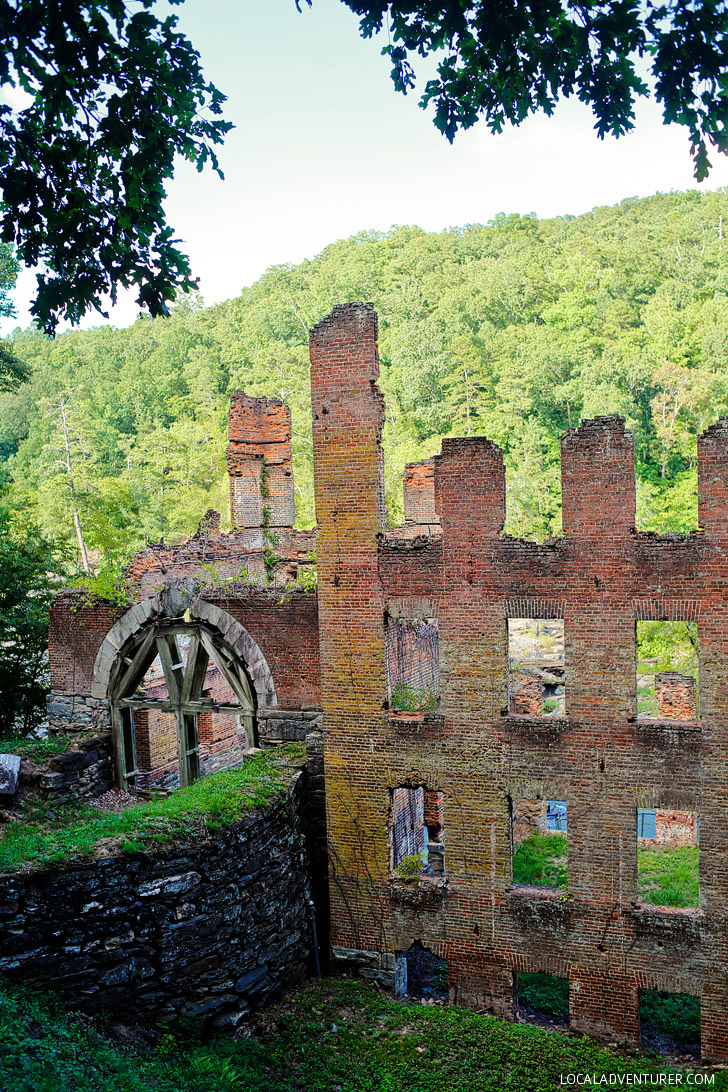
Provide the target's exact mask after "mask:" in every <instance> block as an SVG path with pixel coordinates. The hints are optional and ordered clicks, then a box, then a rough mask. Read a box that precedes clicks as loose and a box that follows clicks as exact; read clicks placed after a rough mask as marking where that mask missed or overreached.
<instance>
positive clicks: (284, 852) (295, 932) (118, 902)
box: [0, 774, 312, 1027]
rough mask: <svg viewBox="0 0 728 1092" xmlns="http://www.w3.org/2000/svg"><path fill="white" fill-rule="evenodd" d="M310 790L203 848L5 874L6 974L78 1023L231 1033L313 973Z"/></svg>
mask: <svg viewBox="0 0 728 1092" xmlns="http://www.w3.org/2000/svg"><path fill="white" fill-rule="evenodd" d="M303 782H304V775H302V774H297V775H296V776H295V778H294V780H293V782H292V783H291V786H290V788H289V790H288V792H287V795H286V797H285V798H284V799H283V800H282V801H279V802H277V803H275V804H273V805H272V806H270V807H269V808H268V809H267V810H266V811H264V812H261V813H259V814H255V815H251V816H249V817H247V818H245V819H243V820H241V821H240V822H238V823H236V824H235V825H234V826H232V827H230V828H229V829H226V830H223V831H220V832H219V833H216V834H215V835H214V836H212V837H209V838H206V839H200V840H197V841H185V842H179V843H177V844H175V845H172V846H170V847H168V848H166V849H163V850H159V851H155V852H147V853H135V854H132V855H128V854H119V855H114V856H105V857H104V856H101V855H100V854H99V855H97V858H96V859H90V860H84V861H81V862H71V863H69V864H68V865H66V866H62V867H53V868H43V869H34V870H32V871H24V872H22V873H15V874H12V875H11V874H6V875H3V876H0V952H1V953H2V955H0V973H2V974H4V975H7V976H8V977H10V978H13V979H16V980H19V981H23V982H26V983H31V984H34V985H38V986H42V987H43V988H44V989H48V988H51V989H58V990H61V991H62V992H63V994H64V995H65V997H66V998H67V1000H69V1001H70V1003H71V1004H72V1006H73V1008H74V1009H78V1010H80V1011H82V1012H95V1011H97V1010H99V1009H102V1008H103V1009H107V1010H110V1011H112V1012H116V1013H118V1014H119V1015H123V1017H124V1018H125V1019H127V1020H128V1019H132V1020H140V1021H142V1020H149V1019H154V1020H155V1021H157V1020H169V1019H172V1018H173V1017H178V1016H183V1015H185V1016H200V1015H206V1016H209V1017H211V1018H212V1020H213V1021H214V1023H215V1025H216V1026H220V1027H222V1026H234V1025H235V1024H236V1023H237V1021H238V1020H239V1019H240V1017H241V1016H242V1015H244V1014H245V1013H246V1012H247V1011H248V1010H250V1009H254V1008H259V1007H261V1006H262V1005H264V1004H266V1003H268V1002H270V1001H272V1000H273V999H275V998H276V997H277V996H279V995H280V993H281V992H282V990H283V989H284V988H286V987H288V986H290V985H291V984H292V983H294V982H295V981H297V980H298V979H299V978H301V977H302V976H303V975H304V974H305V972H306V970H307V967H308V962H309V957H310V955H311V935H312V934H311V917H310V907H309V901H308V900H309V892H310V875H309V867H308V855H307V852H306V845H305V838H304V833H303V831H302V825H301V822H300V820H299V816H298V810H299V808H300V806H301V798H302V792H303Z"/></svg>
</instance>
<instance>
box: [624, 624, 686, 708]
mask: <svg viewBox="0 0 728 1092" xmlns="http://www.w3.org/2000/svg"><path fill="white" fill-rule="evenodd" d="M636 630H637V717H638V719H639V720H657V721H663V722H664V721H667V722H671V721H688V722H690V721H692V722H695V721H697V720H698V625H697V622H650V621H648V622H642V621H640V622H637V623H636Z"/></svg>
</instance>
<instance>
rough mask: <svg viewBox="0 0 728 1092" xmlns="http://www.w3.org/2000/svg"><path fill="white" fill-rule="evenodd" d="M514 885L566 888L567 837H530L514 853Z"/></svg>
mask: <svg viewBox="0 0 728 1092" xmlns="http://www.w3.org/2000/svg"><path fill="white" fill-rule="evenodd" d="M513 882H514V883H527V884H535V885H536V886H538V887H563V888H565V887H566V886H567V869H566V835H565V834H531V835H529V837H528V838H524V840H523V841H522V842H520V843H519V845H517V846H515V848H514V850H513Z"/></svg>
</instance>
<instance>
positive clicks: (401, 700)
mask: <svg viewBox="0 0 728 1092" xmlns="http://www.w3.org/2000/svg"><path fill="white" fill-rule="evenodd" d="M391 704H392V709H393V710H394V711H395V712H398V713H426V712H432V711H433V710H435V709H438V708H439V707H440V695H439V694H438V692H437V690H436V689H435V687H434V686H408V685H407V683H398V684H397V686H395V688H394V690H393V691H392V703H391Z"/></svg>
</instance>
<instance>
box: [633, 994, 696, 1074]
mask: <svg viewBox="0 0 728 1092" xmlns="http://www.w3.org/2000/svg"><path fill="white" fill-rule="evenodd" d="M639 998H640V1036H641V1038H642V1041H643V1042H644V1043H647V1044H648V1045H649V1046H651V1047H653V1048H654V1049H655V1050H658V1051H660V1052H661V1053H662V1052H664V1050H665V1048H666V1047H667V1048H668V1049H677V1050H679V1051H680V1053H681V1054H691V1055H693V1056H694V1057H697V1058H699V1057H700V998H699V997H693V996H692V995H691V994H687V993H668V992H667V991H666V990H640V994H639Z"/></svg>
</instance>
